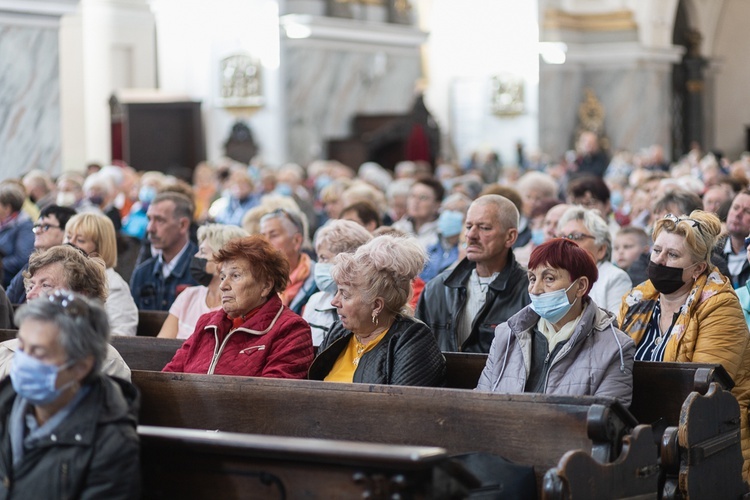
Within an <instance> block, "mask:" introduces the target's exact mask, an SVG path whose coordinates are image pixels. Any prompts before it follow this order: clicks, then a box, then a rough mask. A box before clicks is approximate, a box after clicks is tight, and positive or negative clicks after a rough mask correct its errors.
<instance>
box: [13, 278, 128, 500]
mask: <svg viewBox="0 0 750 500" xmlns="http://www.w3.org/2000/svg"><path fill="white" fill-rule="evenodd" d="M16 321H17V323H18V324H19V326H20V328H19V330H18V342H19V347H20V348H19V350H17V351H16V352H15V354H14V359H13V366H12V368H11V372H10V377H8V378H6V379H5V380H4V381H3V382H2V383H1V384H0V415H2V417H1V418H0V456H2V459H0V474H1V475H2V477H3V478H4V480H3V481H2V482H0V497H2V498H10V497H23V498H57V497H60V498H118V499H127V498H139V497H140V495H139V489H140V479H139V478H140V467H139V443H138V435H137V433H136V426H137V423H138V422H137V413H138V391H137V390H136V388H135V387H134V386H133V385H131V384H130V383H129V382H126V381H124V380H122V379H116V378H111V377H108V376H106V375H103V374H102V372H101V369H102V364H103V363H104V361H105V358H106V355H107V348H108V344H107V340H108V339H109V325H108V321H107V313H106V312H105V310H104V309H103V308H102V307H101V306H99V305H98V304H97V303H95V302H94V301H91V300H89V299H86V298H84V297H83V296H81V295H78V294H75V293H73V292H70V291H67V290H58V291H55V292H53V293H52V294H51V295H49V296H47V295H43V296H41V297H39V298H36V299H31V300H30V301H29V303H28V304H26V305H24V306H22V307H21V308H20V309H19V310H18V312H17V314H16Z"/></svg>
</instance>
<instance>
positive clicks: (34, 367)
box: [10, 350, 75, 406]
mask: <svg viewBox="0 0 750 500" xmlns="http://www.w3.org/2000/svg"><path fill="white" fill-rule="evenodd" d="M69 366H70V364H66V365H63V366H57V365H48V364H46V363H42V362H41V361H39V360H38V359H36V358H34V357H31V356H29V355H28V354H26V353H25V352H23V351H20V350H19V351H16V353H15V355H14V356H13V365H12V366H11V368H10V381H11V383H12V384H13V389H14V390H15V391H16V393H17V394H18V395H19V396H21V397H22V398H26V399H27V400H28V401H29V402H30V403H31V404H33V405H41V406H43V405H47V404H50V403H52V402H53V401H55V400H56V399H57V398H59V397H60V394H62V392H63V391H64V390H65V389H67V388H68V387H70V386H71V385H72V384H73V383H75V380H71V381H70V382H69V383H68V384H65V385H64V386H63V387H60V388H59V389H57V388H56V387H55V386H56V384H57V374H58V373H59V372H60V371H62V370H64V369H66V368H67V367H69Z"/></svg>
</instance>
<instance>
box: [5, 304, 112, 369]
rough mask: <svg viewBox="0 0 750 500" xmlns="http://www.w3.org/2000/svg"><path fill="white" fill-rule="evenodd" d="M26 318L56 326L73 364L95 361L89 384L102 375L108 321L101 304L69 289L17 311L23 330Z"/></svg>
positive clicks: (25, 305) (105, 353)
mask: <svg viewBox="0 0 750 500" xmlns="http://www.w3.org/2000/svg"><path fill="white" fill-rule="evenodd" d="M27 319H33V320H37V321H44V322H47V323H52V324H54V325H56V326H57V328H58V331H59V335H58V338H57V341H58V342H59V343H60V346H61V347H62V348H63V350H65V354H66V355H67V357H68V360H70V361H80V360H83V359H86V358H87V357H88V356H92V357H93V358H94V366H93V368H92V369H91V372H90V373H89V374H88V375H87V376H86V378H85V379H84V381H85V382H88V381H90V380H92V379H93V378H95V377H96V376H98V375H99V373H100V372H101V368H102V365H103V364H104V360H105V359H106V357H107V349H108V342H109V335H110V330H109V320H108V319H107V312H106V311H105V310H104V307H103V306H102V305H100V303H99V302H97V301H94V300H91V299H88V298H86V297H84V296H83V295H80V294H77V293H75V292H71V291H70V290H58V291H55V292H53V293H52V294H51V295H42V296H40V297H38V298H36V299H34V300H31V301H29V302H28V303H26V304H24V305H22V306H21V307H19V308H18V311H16V315H15V322H16V324H17V325H18V326H19V327H20V326H21V325H22V324H23V322H24V321H26V320H27Z"/></svg>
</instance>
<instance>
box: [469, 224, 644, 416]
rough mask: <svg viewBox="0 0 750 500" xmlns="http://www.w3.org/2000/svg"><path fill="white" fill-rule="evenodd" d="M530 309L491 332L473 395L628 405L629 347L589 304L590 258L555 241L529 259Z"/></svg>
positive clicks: (606, 316)
mask: <svg viewBox="0 0 750 500" xmlns="http://www.w3.org/2000/svg"><path fill="white" fill-rule="evenodd" d="M528 273H529V295H530V297H531V304H530V305H529V306H527V307H525V308H523V309H521V310H520V311H519V312H518V313H516V314H515V315H513V316H512V317H511V318H510V319H509V320H508V321H507V322H506V323H503V324H501V325H499V326H498V327H497V328H496V329H495V338H494V340H493V342H492V347H491V349H490V354H489V357H488V358H487V365H486V366H485V368H484V371H483V372H482V376H481V377H480V379H479V385H478V386H477V390H482V391H492V392H537V393H545V394H567V395H594V396H609V397H614V398H617V399H618V400H619V401H620V402H621V403H623V404H624V405H626V406H629V405H630V401H631V399H632V394H633V354H634V352H635V346H634V344H633V341H632V340H631V339H630V337H628V336H627V335H625V334H624V333H623V332H621V331H620V330H618V329H617V328H616V327H615V325H616V323H615V317H614V316H613V315H612V314H610V313H609V312H607V311H605V310H604V309H601V308H599V307H598V306H597V304H595V303H594V301H593V300H591V298H589V292H590V291H591V286H592V285H593V284H594V282H595V281H596V279H597V277H598V272H597V268H596V263H595V262H594V260H593V258H592V257H591V256H590V255H589V254H588V252H586V251H585V250H583V249H581V248H580V247H579V246H578V245H576V244H575V243H574V242H572V241H569V240H565V239H554V240H551V241H549V242H547V243H545V244H543V245H540V246H538V247H537V248H536V249H535V250H534V252H533V253H532V254H531V258H530V259H529V272H528Z"/></svg>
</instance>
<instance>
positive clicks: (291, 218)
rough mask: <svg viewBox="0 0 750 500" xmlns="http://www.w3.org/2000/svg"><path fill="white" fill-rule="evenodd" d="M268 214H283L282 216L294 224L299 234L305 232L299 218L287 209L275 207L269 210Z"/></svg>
mask: <svg viewBox="0 0 750 500" xmlns="http://www.w3.org/2000/svg"><path fill="white" fill-rule="evenodd" d="M268 215H269V216H272V217H275V216H279V215H283V216H284V217H286V218H287V219H289V221H290V222H291V223H292V224H294V227H296V228H297V232H299V233H300V234H305V228H304V226H303V225H302V221H301V220H300V218H299V217H297V216H296V215H294V214H293V213H291V212H288V211H286V210H284V209H283V208H277V209H276V210H274V211H273V212H271V213H270V214H268ZM266 217H267V216H266Z"/></svg>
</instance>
